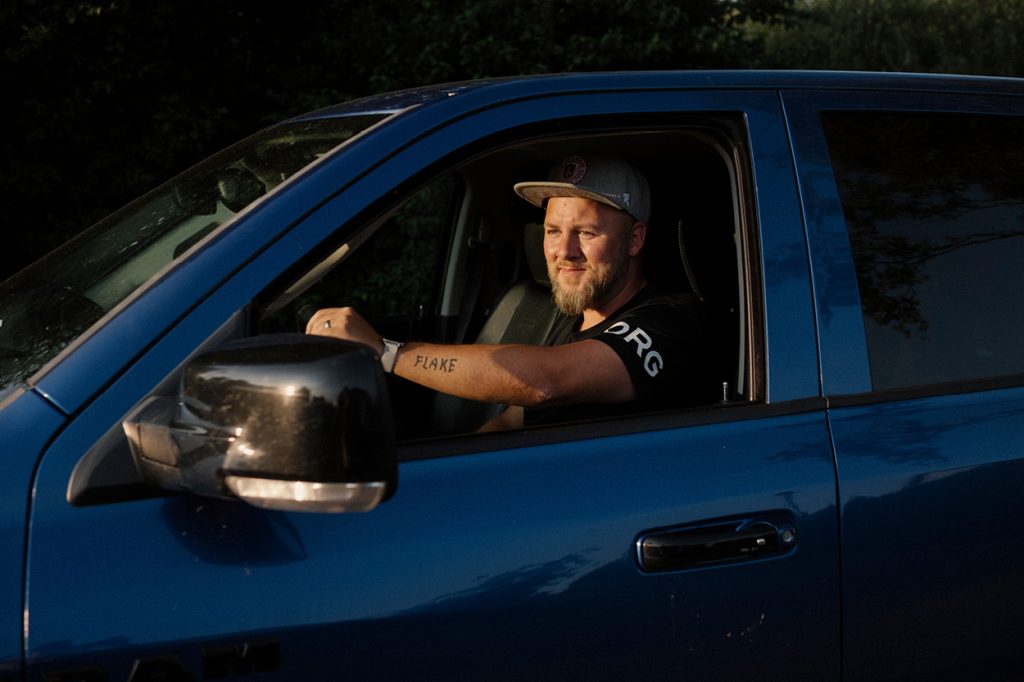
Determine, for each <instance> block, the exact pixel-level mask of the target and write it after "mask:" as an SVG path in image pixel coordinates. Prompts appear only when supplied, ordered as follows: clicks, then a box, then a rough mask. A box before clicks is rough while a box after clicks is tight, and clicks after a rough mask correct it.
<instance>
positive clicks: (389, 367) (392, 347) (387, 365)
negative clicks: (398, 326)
mask: <svg viewBox="0 0 1024 682" xmlns="http://www.w3.org/2000/svg"><path fill="white" fill-rule="evenodd" d="M381 341H383V342H384V352H383V353H381V354H380V366H381V367H383V368H384V371H385V372H387V373H388V374H391V373H392V372H393V371H395V360H396V359H398V349H399V348H401V347H402V346H404V345H405V344H404V343H402V342H401V341H392V340H391V339H381Z"/></svg>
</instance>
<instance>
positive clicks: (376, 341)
mask: <svg viewBox="0 0 1024 682" xmlns="http://www.w3.org/2000/svg"><path fill="white" fill-rule="evenodd" d="M306 333H307V334H316V335H318V336H333V337H334V338H336V339H345V340H346V341H356V342H358V343H362V344H366V345H367V346H369V347H370V348H372V349H373V350H375V351H377V354H378V355H380V354H381V353H383V352H384V339H383V337H382V336H381V335H380V334H378V333H377V330H376V329H374V328H373V327H371V326H370V323H369V322H367V321H366V320H364V319H363V318H362V317H361V316H360V315H359V313H357V312H356V311H355V309H353V308H322V309H320V310H318V311H316V312H315V313H314V314H313V317H311V318H309V322H307V323H306Z"/></svg>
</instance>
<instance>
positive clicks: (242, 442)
mask: <svg viewBox="0 0 1024 682" xmlns="http://www.w3.org/2000/svg"><path fill="white" fill-rule="evenodd" d="M123 428H124V432H125V434H126V435H127V437H128V441H129V443H130V445H131V450H132V457H133V459H134V460H135V464H136V467H137V468H138V470H139V472H140V473H141V475H142V476H143V478H144V479H145V480H146V481H147V482H149V483H151V484H154V485H156V486H158V487H160V488H163V489H167V490H175V491H187V492H191V493H195V494H199V495H206V496H213V497H229V498H231V497H237V498H241V499H243V500H245V501H246V502H249V503H250V504H254V505H256V506H259V507H264V508H267V509H279V510H288V511H316V512H348V511H368V510H370V509H372V508H374V507H375V506H377V504H379V503H380V502H382V501H384V500H385V499H387V498H388V497H390V496H391V495H392V494H394V491H395V487H396V486H397V480H398V464H397V455H396V448H395V437H394V427H393V419H392V414H391V402H390V399H389V397H388V391H387V383H386V381H385V378H384V372H383V370H382V369H381V366H380V362H379V360H378V358H377V355H376V354H375V353H374V352H373V351H372V350H371V349H370V348H368V347H367V346H364V345H362V344H357V343H351V342H347V341H341V340H338V339H332V338H326V337H321V336H307V335H305V334H273V335H267V336H256V337H252V338H246V339H240V340H237V341H232V342H229V343H226V344H224V345H222V346H219V347H217V348H215V349H214V350H212V351H209V352H207V353H204V354H202V355H199V356H197V357H196V358H194V359H193V360H192V361H190V362H189V363H188V365H187V366H186V368H185V371H184V373H183V375H182V380H181V384H180V390H179V394H178V396H177V397H154V398H150V399H149V400H147V401H146V402H144V403H142V404H141V405H140V406H139V407H138V408H136V409H135V410H134V411H133V412H132V413H131V414H130V415H129V416H128V418H127V419H125V420H124V422H123Z"/></svg>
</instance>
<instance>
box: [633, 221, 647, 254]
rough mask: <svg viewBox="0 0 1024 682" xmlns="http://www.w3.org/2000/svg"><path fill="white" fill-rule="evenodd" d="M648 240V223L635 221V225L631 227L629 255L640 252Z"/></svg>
mask: <svg viewBox="0 0 1024 682" xmlns="http://www.w3.org/2000/svg"><path fill="white" fill-rule="evenodd" d="M646 241H647V223H633V227H631V228H629V255H630V256H635V255H637V254H639V253H640V251H641V250H642V249H643V248H644V242H646Z"/></svg>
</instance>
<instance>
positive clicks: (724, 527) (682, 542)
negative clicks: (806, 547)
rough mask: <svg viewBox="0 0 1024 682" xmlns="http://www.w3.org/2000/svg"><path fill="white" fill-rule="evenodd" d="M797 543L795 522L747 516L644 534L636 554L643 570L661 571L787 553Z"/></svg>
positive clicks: (749, 559) (649, 571)
mask: <svg viewBox="0 0 1024 682" xmlns="http://www.w3.org/2000/svg"><path fill="white" fill-rule="evenodd" d="M796 544H797V536H796V526H795V525H794V524H793V523H792V521H790V520H778V519H774V518H773V519H766V518H764V517H755V518H750V517H747V518H743V519H734V520H731V521H724V522H717V523H711V524H704V525H697V526H693V525H691V526H685V527H681V528H676V529H672V530H665V531H656V532H655V531H652V532H648V533H642V534H641V535H640V537H639V538H637V541H636V556H637V562H638V563H639V564H640V570H642V571H644V572H645V573H659V572H661V571H678V570H682V569H686V568H697V567H702V566H710V565H715V564H721V563H733V562H741V561H751V560H754V559H760V558H767V557H769V556H772V555H780V554H786V553H789V552H791V551H792V550H793V549H794V548H795V547H796Z"/></svg>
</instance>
